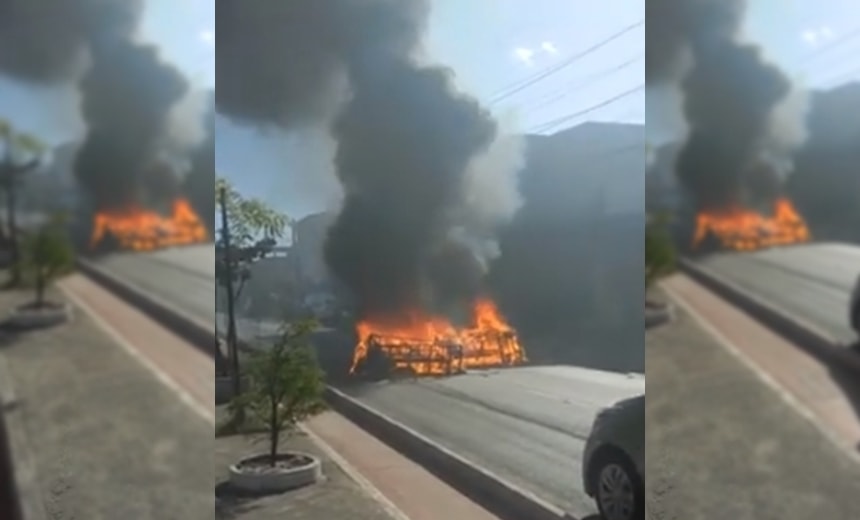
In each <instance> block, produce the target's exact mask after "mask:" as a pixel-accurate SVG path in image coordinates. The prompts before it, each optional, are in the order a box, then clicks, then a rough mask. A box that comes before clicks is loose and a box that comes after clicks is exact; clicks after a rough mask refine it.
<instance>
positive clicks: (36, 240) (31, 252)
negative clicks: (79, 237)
mask: <svg viewBox="0 0 860 520" xmlns="http://www.w3.org/2000/svg"><path fill="white" fill-rule="evenodd" d="M73 264H74V252H73V248H72V243H71V241H70V239H69V236H68V234H67V232H66V229H65V225H64V220H63V219H62V218H60V217H55V218H54V219H53V220H51V221H50V222H48V223H46V224H44V225H42V226H41V227H40V228H39V229H38V230H37V231H36V232H35V233H33V234H31V235H29V236H27V237H26V238H25V240H24V265H25V267H26V269H27V270H29V271H30V272H31V273H32V274H33V278H34V280H35V287H36V299H35V304H36V307H42V306H44V305H45V289H46V288H47V285H48V284H49V283H50V282H52V281H53V280H54V278H55V277H56V276H58V275H60V274H62V273H63V272H66V271H67V270H69V269H70V268H71V267H72V266H73Z"/></svg>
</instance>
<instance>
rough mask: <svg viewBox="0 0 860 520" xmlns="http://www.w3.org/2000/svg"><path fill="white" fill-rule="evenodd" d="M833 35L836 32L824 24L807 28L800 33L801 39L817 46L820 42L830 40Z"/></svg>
mask: <svg viewBox="0 0 860 520" xmlns="http://www.w3.org/2000/svg"><path fill="white" fill-rule="evenodd" d="M834 36H836V34H835V32H834V31H833V29H832V28H830V27H828V26H826V25H822V26H820V27H814V28H812V29H807V30H805V31H803V32H802V33H800V37H801V39H802V40H803V41H805V42H806V43H807V44H809V45H811V46H813V47H817V46H818V45H821V44H822V43H825V42H827V41H829V40H832V39H833V37H834Z"/></svg>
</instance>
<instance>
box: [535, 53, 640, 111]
mask: <svg viewBox="0 0 860 520" xmlns="http://www.w3.org/2000/svg"><path fill="white" fill-rule="evenodd" d="M643 56H644V55H643V54H640V55H639V56H637V57H635V58H630V59H629V60H627V61H625V62H623V63H620V64H618V65H616V66H614V67H611V68H608V69H604V70H602V71H600V72H597V73H595V74H592V75H590V76H586V77H585V78H583V79H580V80H579V81H574V82H571V83H569V84H568V85H567V86H566V87H565V88H562V89H558V90H556V91H555V92H554V93H552V94H550V95H549V96H545V97H544V98H542V99H540V100H538V103H537V104H535V105H533V106H531V107H530V110H537V109H539V108H543V107H545V106H547V105H550V104H552V103H555V102H556V101H559V100H561V99H564V98H565V97H567V96H569V95H570V94H572V93H573V92H574V91H575V90H577V89H582V88H585V87H587V86H589V85H591V84H593V83H595V82H597V81H599V80H601V79H604V78H606V77H608V76H611V75H613V74H615V73H617V72H621V71H622V70H624V69H626V68H627V67H629V66H630V65H633V64H634V63H636V62H638V61H639V60H641V59H642V57H643Z"/></svg>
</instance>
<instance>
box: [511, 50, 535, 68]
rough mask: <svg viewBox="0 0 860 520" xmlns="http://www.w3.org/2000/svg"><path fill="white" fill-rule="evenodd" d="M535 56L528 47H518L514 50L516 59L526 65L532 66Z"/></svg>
mask: <svg viewBox="0 0 860 520" xmlns="http://www.w3.org/2000/svg"><path fill="white" fill-rule="evenodd" d="M534 55H535V51H533V50H531V49H528V48H526V47H517V48H516V49H514V58H516V59H517V60H519V61H520V62H522V63H524V64H526V65H531V64H532V63H533V62H532V59H533V58H534Z"/></svg>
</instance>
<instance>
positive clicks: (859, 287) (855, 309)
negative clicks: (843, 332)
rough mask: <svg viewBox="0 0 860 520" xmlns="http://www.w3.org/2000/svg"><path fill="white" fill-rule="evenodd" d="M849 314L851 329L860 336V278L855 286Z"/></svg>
mask: <svg viewBox="0 0 860 520" xmlns="http://www.w3.org/2000/svg"><path fill="white" fill-rule="evenodd" d="M849 313H850V315H849V318H850V319H851V328H853V329H854V331H855V332H857V335H858V336H860V276H858V277H857V283H855V284H854V293H853V294H852V295H851V310H850V311H849Z"/></svg>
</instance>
